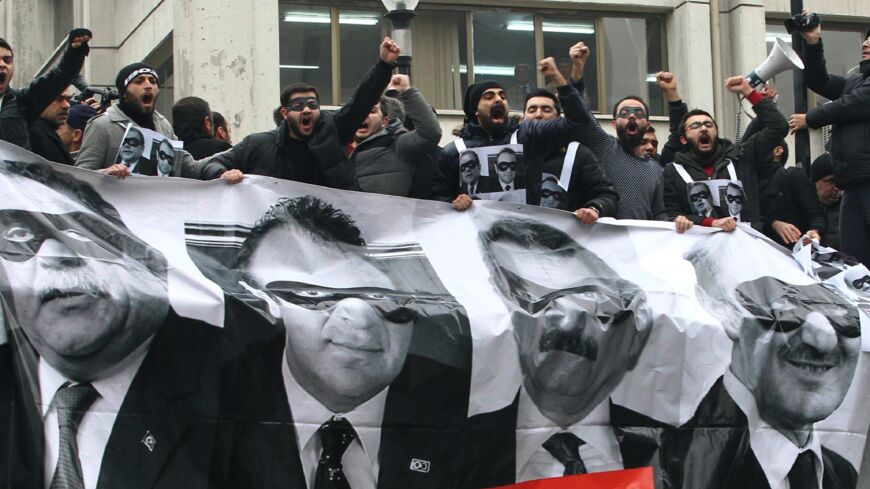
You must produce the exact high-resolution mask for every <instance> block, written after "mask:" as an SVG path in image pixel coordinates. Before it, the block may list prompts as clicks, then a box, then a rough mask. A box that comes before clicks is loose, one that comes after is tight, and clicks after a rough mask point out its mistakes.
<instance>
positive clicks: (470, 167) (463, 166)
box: [459, 161, 480, 172]
mask: <svg viewBox="0 0 870 489" xmlns="http://www.w3.org/2000/svg"><path fill="white" fill-rule="evenodd" d="M478 166H480V165H479V164H478V163H477V162H476V161H469V162H467V163H463V164H461V165H459V171H460V172H465V171H471V170H473V169H475V168H477V167H478Z"/></svg>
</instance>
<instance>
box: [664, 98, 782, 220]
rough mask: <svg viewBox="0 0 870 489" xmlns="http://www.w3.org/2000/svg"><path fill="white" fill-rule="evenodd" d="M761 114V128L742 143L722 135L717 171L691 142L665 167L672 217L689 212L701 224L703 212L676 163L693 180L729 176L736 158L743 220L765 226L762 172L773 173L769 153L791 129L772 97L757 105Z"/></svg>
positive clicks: (715, 164) (667, 201) (715, 161)
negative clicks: (694, 203) (708, 167)
mask: <svg viewBox="0 0 870 489" xmlns="http://www.w3.org/2000/svg"><path fill="white" fill-rule="evenodd" d="M753 108H754V109H755V112H756V114H757V115H758V118H757V120H758V121H759V122H758V124H759V125H760V127H761V129H760V130H759V131H758V132H757V133H756V134H755V135H753V136H752V137H750V138H748V139H747V140H745V141H744V142H742V143H738V144H734V143H732V142H731V141H728V140H727V139H722V138H719V139H718V140H717V142H716V150H715V153H714V156H713V158H712V160H713V161H712V165H713V174H712V176H709V177H708V176H707V174H706V173H705V172H704V166H703V165H702V163H701V161H700V159H699V158H698V156H697V155H695V154H694V153H693V152H692V150H691V149H690V148H689V147H688V146H687V147H685V148H683V149H682V150H680V151H678V152H677V153H676V154H675V155H674V162H673V163H668V165H667V166H666V167H665V169H664V201H665V210H666V211H667V213H668V217H670V218H671V219H674V218H676V217H677V216H679V215H683V216H686V217H687V218H688V219H689V220H690V221H692V222H693V223H695V224H701V222H702V221H703V220H704V217H703V216H700V215H698V214H696V213H695V210H694V208H693V207H692V206H691V203H690V202H689V193H688V189H687V187H686V181H685V180H683V178H682V177H681V176H680V174H679V173H678V172H677V169H676V167H674V163H680V164H682V165H683V167H684V168H685V169H686V172H687V173H688V174H689V176H690V177H692V180H693V181H699V180H717V179H725V180H727V179H729V175H728V163H729V161H730V162H733V163H734V167H735V171H736V173H737V179H738V180H740V182H741V183H742V184H743V192H744V194H745V195H746V203H745V204H744V206H743V211H742V212H741V213H740V220H741V221H742V222H750V223H752V227H754V228H755V229H758V230H760V229H762V214H761V209H760V203H759V183H758V182H759V175H769V174H770V173H771V172H772V171H771V169H770V168H768V167H769V166H770V165H772V164H773V162H771V161H769V159H768V156H770V154H771V152H773V148H775V147H776V146H777V145H778V144H779V142H780V141H781V140H782V139H783V138H784V137H785V135H786V133H787V132H788V122H787V121H786V120H785V117H783V115H782V114H781V113H780V112H779V110H778V109H777V108H776V106H775V105H774V104H773V102H771V101H770V100H767V99H764V100H761V101H760V102H758V103H757V104H755V106H754V107H753Z"/></svg>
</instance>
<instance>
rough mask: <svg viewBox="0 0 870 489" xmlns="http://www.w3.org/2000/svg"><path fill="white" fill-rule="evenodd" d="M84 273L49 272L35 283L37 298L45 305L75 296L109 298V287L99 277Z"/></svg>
mask: <svg viewBox="0 0 870 489" xmlns="http://www.w3.org/2000/svg"><path fill="white" fill-rule="evenodd" d="M85 272H86V271H85V270H82V271H47V272H45V273H43V274H40V275H39V276H38V277H37V280H36V282H35V283H34V289H35V290H36V297H37V298H38V299H39V302H40V303H42V304H45V303H46V302H49V301H51V300H53V299H63V298H69V297H75V296H83V295H87V296H91V297H94V298H108V297H110V294H109V292H108V290H109V285H108V284H107V283H106V282H105V281H103V280H102V279H100V278H99V277H97V276H94V275H92V274H87V273H85Z"/></svg>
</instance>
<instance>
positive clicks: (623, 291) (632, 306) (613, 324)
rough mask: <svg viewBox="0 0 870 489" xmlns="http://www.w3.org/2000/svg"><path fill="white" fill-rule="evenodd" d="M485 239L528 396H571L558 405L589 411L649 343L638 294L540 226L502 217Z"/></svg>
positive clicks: (559, 235) (568, 240)
mask: <svg viewBox="0 0 870 489" xmlns="http://www.w3.org/2000/svg"><path fill="white" fill-rule="evenodd" d="M505 233H511V234H512V235H513V237H508V235H507V234H505ZM482 239H483V240H484V243H483V246H484V248H485V249H486V250H487V251H486V253H485V254H486V255H487V256H488V258H489V259H490V260H491V261H492V263H491V264H490V265H491V266H492V267H493V276H494V277H495V280H496V281H497V287H498V289H499V290H500V292H501V293H502V295H503V297H504V299H505V301H506V302H507V303H508V305H509V307H510V308H511V309H512V313H511V322H512V325H513V328H514V335H515V337H516V340H517V344H518V346H519V351H520V363H521V367H522V371H523V374H524V376H525V385H526V387H527V388H528V389H529V390H530V391H531V392H530V393H531V394H532V397H533V398H536V396H537V397H538V398H539V399H540V398H547V399H562V400H563V401H562V402H565V400H568V399H570V400H571V403H570V405H567V404H566V405H564V406H560V407H561V408H562V409H563V410H566V411H568V412H577V413H585V412H588V410H589V409H592V408H593V407H595V406H596V405H598V403H600V402H601V401H602V400H604V398H606V397H607V396H608V395H609V394H610V393H611V392H612V390H613V389H614V388H615V387H616V385H617V384H618V383H619V381H620V380H621V379H622V376H623V374H624V373H625V372H626V371H627V370H628V369H630V368H631V366H632V365H633V363H634V360H636V358H637V355H638V354H639V353H640V351H641V349H642V347H643V344H644V343H645V341H646V338H647V336H648V333H649V330H650V324H649V317H650V314H649V312H648V311H647V309H646V308H647V306H646V300H645V296H644V294H643V292H642V291H641V290H640V289H639V288H638V287H637V286H636V285H634V284H632V283H631V282H628V281H627V280H624V279H622V278H621V277H619V276H618V275H617V274H616V272H615V271H614V270H613V269H611V268H610V267H608V266H607V265H606V264H605V263H604V262H603V261H602V260H601V259H600V258H598V256H597V255H595V254H594V253H592V252H591V251H589V250H587V249H585V248H583V247H582V246H580V245H579V244H578V243H576V242H574V241H573V240H572V239H571V238H570V237H568V236H567V235H564V233H562V232H561V231H559V230H557V229H555V228H551V227H550V226H547V225H545V224H535V223H529V222H528V221H522V220H504V221H500V222H497V223H496V224H494V225H493V227H492V228H491V230H490V231H489V232H488V233H485V234H484V235H483V237H482ZM554 245H556V246H555V247H554ZM605 352H607V353H606V354H605ZM578 399H582V402H578Z"/></svg>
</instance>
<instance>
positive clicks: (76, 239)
mask: <svg viewBox="0 0 870 489" xmlns="http://www.w3.org/2000/svg"><path fill="white" fill-rule="evenodd" d="M119 235H120V234H119V232H118V230H117V229H114V228H112V227H111V226H108V225H107V224H106V223H104V222H102V221H101V220H99V219H97V218H95V217H93V216H90V215H88V214H85V213H81V212H71V213H68V214H43V213H40V212H28V211H21V210H4V211H0V257H3V258H4V259H5V260H8V261H12V262H25V261H27V260H30V259H31V258H33V257H34V256H36V254H37V253H38V252H39V249H40V248H41V247H42V244H43V243H44V242H45V241H46V240H48V239H54V240H57V241H60V242H61V243H63V245H64V246H66V247H67V248H68V249H69V250H71V251H72V252H73V253H75V254H76V255H77V256H80V257H89V258H97V259H102V260H109V261H118V260H119V258H120V257H121V256H123V254H124V253H123V252H122V251H121V250H119V249H118V248H117V247H116V246H113V245H111V244H109V243H107V242H106V241H105V238H101V236H102V237H106V236H115V237H117V236H119Z"/></svg>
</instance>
